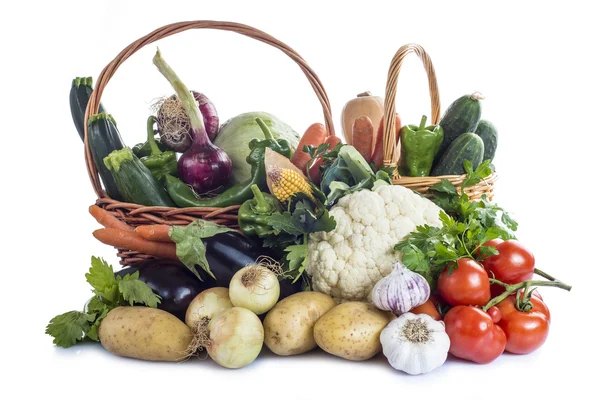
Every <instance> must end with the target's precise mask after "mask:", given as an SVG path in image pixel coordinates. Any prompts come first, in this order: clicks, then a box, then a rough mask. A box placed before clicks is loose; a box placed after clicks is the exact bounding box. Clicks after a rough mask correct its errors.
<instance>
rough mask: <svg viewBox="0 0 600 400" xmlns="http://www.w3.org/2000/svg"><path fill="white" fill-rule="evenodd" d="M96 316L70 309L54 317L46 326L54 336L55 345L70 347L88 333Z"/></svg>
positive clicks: (49, 333)
mask: <svg viewBox="0 0 600 400" xmlns="http://www.w3.org/2000/svg"><path fill="white" fill-rule="evenodd" d="M95 318H96V314H86V313H82V312H79V311H69V312H66V313H64V314H61V315H57V316H56V317H54V318H52V320H50V323H49V324H48V326H47V327H46V333H47V334H48V335H50V336H52V337H54V344H55V345H57V346H60V347H70V346H72V345H74V344H75V343H76V342H77V341H79V340H82V339H83V338H84V337H85V336H86V335H87V334H88V332H89V330H90V328H91V323H92V322H94V320H95Z"/></svg>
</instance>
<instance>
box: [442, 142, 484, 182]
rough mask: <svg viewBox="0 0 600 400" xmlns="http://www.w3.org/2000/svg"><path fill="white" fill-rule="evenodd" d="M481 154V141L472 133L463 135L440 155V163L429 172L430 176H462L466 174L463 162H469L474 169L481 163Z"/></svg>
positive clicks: (482, 145)
mask: <svg viewBox="0 0 600 400" xmlns="http://www.w3.org/2000/svg"><path fill="white" fill-rule="evenodd" d="M483 153H484V144H483V140H482V139H481V138H480V137H479V136H477V135H476V134H474V133H473V132H466V133H463V134H462V135H460V136H459V137H457V138H456V139H455V140H454V141H453V142H452V144H451V145H450V147H448V148H447V149H446V151H445V152H444V154H442V158H441V159H440V162H439V163H438V164H437V165H436V166H435V168H434V169H433V171H431V176H440V175H462V174H464V173H466V171H465V168H464V162H465V160H469V161H471V163H472V164H473V169H475V168H477V167H478V166H479V164H481V162H482V161H483Z"/></svg>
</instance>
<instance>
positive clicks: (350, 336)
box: [314, 301, 394, 361]
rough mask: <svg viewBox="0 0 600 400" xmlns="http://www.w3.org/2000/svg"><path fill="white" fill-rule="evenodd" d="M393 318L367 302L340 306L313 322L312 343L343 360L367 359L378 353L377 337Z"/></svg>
mask: <svg viewBox="0 0 600 400" xmlns="http://www.w3.org/2000/svg"><path fill="white" fill-rule="evenodd" d="M393 317H394V316H393V314H392V313H389V312H386V311H381V310H379V309H377V307H375V306H374V305H372V304H369V303H364V302H359V301H351V302H347V303H342V304H340V305H338V306H336V307H334V308H333V309H331V310H330V311H329V312H327V314H325V315H323V316H322V317H321V318H320V319H319V320H318V321H317V323H316V324H315V328H314V337H315V342H316V343H317V345H318V346H319V347H320V348H321V349H323V350H325V351H326V352H328V353H330V354H333V355H335V356H338V357H341V358H345V359H346V360H353V361H363V360H368V359H369V358H371V357H373V356H375V355H376V354H377V353H379V352H381V342H380V341H379V334H380V333H381V331H382V330H383V328H385V327H386V326H387V324H388V323H390V321H391V320H392V319H393Z"/></svg>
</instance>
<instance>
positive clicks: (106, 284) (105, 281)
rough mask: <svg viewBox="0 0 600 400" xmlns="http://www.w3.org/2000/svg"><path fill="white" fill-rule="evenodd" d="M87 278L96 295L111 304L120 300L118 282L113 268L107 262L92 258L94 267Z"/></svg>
mask: <svg viewBox="0 0 600 400" xmlns="http://www.w3.org/2000/svg"><path fill="white" fill-rule="evenodd" d="M85 278H86V280H87V282H88V283H89V284H90V285H91V286H92V289H93V292H94V293H95V294H96V295H98V296H100V297H102V298H103V299H104V300H105V301H108V302H110V303H114V302H116V301H117V300H118V297H119V288H118V286H117V280H116V279H115V274H114V272H113V269H112V267H111V266H110V265H108V263H107V262H106V261H104V260H103V259H101V258H98V257H92V267H91V268H90V270H89V272H88V273H87V274H85Z"/></svg>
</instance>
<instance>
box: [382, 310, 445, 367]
mask: <svg viewBox="0 0 600 400" xmlns="http://www.w3.org/2000/svg"><path fill="white" fill-rule="evenodd" d="M379 340H380V341H381V347H382V348H383V354H384V355H385V356H386V358H387V359H388V362H389V363H390V365H391V366H392V367H394V368H395V369H397V370H399V371H404V372H406V373H408V374H411V375H418V374H425V373H427V372H430V371H433V370H434V369H436V368H437V367H439V366H441V365H442V364H443V363H444V362H445V361H446V358H447V357H448V350H450V338H449V337H448V335H447V334H446V330H445V326H444V323H443V322H441V321H436V320H434V319H433V318H431V317H430V316H429V315H427V314H419V315H415V314H413V313H409V312H407V313H404V314H402V315H401V316H399V317H398V318H396V319H395V320H393V321H392V322H390V323H389V324H388V326H386V327H385V328H384V329H383V331H381V335H380V336H379Z"/></svg>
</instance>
